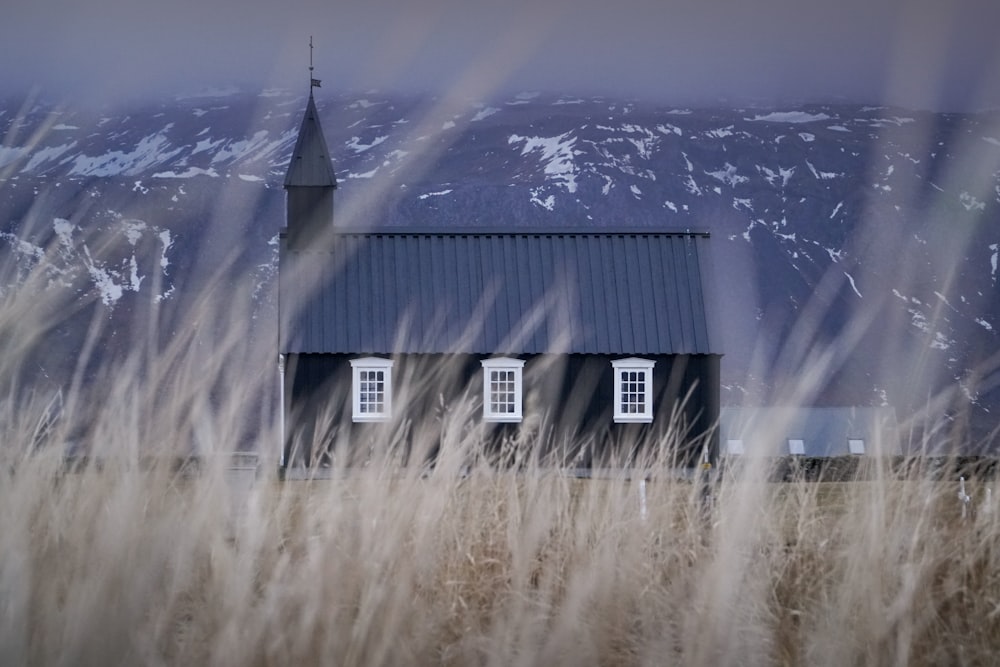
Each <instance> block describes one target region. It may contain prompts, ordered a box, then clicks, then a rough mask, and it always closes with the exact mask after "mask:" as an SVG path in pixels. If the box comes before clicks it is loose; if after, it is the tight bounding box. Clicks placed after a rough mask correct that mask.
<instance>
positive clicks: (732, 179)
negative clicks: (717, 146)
mask: <svg viewBox="0 0 1000 667" xmlns="http://www.w3.org/2000/svg"><path fill="white" fill-rule="evenodd" d="M705 174H706V175H708V176H711V177H712V178H714V179H716V180H717V181H719V182H721V183H725V184H726V185H728V186H729V187H736V186H737V185H739V184H740V183H746V182H747V181H749V180H750V179H749V178H747V177H746V176H741V175H740V174H738V173H737V171H736V166H735V165H732V164H729V163H728V162H727V163H726V164H725V165H724V166H723V168H722V169H718V170H716V171H706V172H705Z"/></svg>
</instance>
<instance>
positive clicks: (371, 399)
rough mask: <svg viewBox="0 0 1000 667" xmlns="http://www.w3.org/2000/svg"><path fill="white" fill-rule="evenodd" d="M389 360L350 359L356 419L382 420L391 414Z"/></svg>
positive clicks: (378, 358)
mask: <svg viewBox="0 0 1000 667" xmlns="http://www.w3.org/2000/svg"><path fill="white" fill-rule="evenodd" d="M392 363H393V362H392V359H382V358H381V357H364V358H363V359H352V360H351V369H352V371H353V373H352V374H353V382H352V386H353V391H352V397H353V401H352V403H353V408H352V410H351V419H352V420H353V421H356V422H381V421H386V420H388V419H389V418H390V417H391V416H392Z"/></svg>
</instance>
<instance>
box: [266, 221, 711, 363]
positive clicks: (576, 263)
mask: <svg viewBox="0 0 1000 667" xmlns="http://www.w3.org/2000/svg"><path fill="white" fill-rule="evenodd" d="M708 242H709V238H708V234H706V233H692V232H681V233H678V232H656V231H648V230H641V231H635V232H623V231H615V232H597V231H554V232H520V231H463V230H441V231H422V232H414V231H409V230H393V231H385V230H383V231H367V232H352V231H343V230H340V231H336V232H335V233H334V234H333V235H332V241H331V243H330V245H329V250H328V251H323V252H315V251H303V252H292V251H287V249H286V250H285V251H284V252H283V259H282V265H281V275H280V282H281V288H280V292H281V294H280V297H279V298H280V299H281V309H282V323H281V331H280V347H281V351H282V352H284V353H349V354H359V353H372V354H394V353H397V354H398V353H469V354H497V353H506V354H537V353H585V354H619V355H632V354H635V355H653V354H719V353H720V350H719V349H718V348H717V347H716V346H715V344H714V342H713V339H712V338H711V335H712V333H713V332H712V331H711V329H712V326H711V324H710V321H709V320H710V317H709V312H710V309H709V307H708V300H709V296H708V294H709V292H710V287H709V281H710V278H709V276H710V273H711V272H710V270H709V268H708V261H707V251H708Z"/></svg>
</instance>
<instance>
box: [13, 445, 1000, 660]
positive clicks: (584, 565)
mask: <svg viewBox="0 0 1000 667" xmlns="http://www.w3.org/2000/svg"><path fill="white" fill-rule="evenodd" d="M223 442H224V440H223ZM206 460H207V464H206V465H204V466H203V467H202V468H201V470H200V472H199V473H198V474H193V475H192V474H184V473H180V472H177V471H175V470H174V469H173V467H172V466H169V465H160V466H155V465H154V466H152V467H151V466H150V465H148V464H146V465H139V463H138V461H137V460H136V459H135V458H129V457H128V456H125V455H123V456H120V457H117V458H112V457H107V458H106V460H105V462H104V464H103V465H102V466H96V465H91V466H89V467H86V468H83V469H81V470H79V471H76V472H73V473H66V472H65V467H64V463H63V459H62V457H61V456H60V455H58V453H57V452H56V450H54V449H52V450H51V451H45V450H43V451H41V452H37V453H34V454H31V455H27V454H23V455H21V456H19V457H8V458H7V460H6V461H5V463H6V465H5V466H4V470H3V473H2V474H3V478H2V482H0V600H2V604H0V619H2V622H0V663H2V664H66V665H71V664H72V665H76V664H87V665H90V664H93V665H119V664H121V665H126V664H127V665H132V664H216V665H230V664H232V665H237V664H239V665H284V664H347V665H398V664H447V665H470V664H472V665H511V664H524V665H535V664H538V665H541V664H567V665H569V664H572V665H584V664H593V665H598V664H600V665H636V664H690V665H720V664H734V665H735V664H752V665H770V664H777V665H795V664H810V665H844V664H868V665H885V664H899V665H940V664H991V663H992V662H993V660H994V659H995V656H996V655H997V654H998V652H1000V544H998V542H997V539H998V536H1000V519H998V515H997V512H996V510H993V511H989V510H990V508H989V507H988V506H987V505H985V504H984V503H985V500H986V498H985V488H986V487H985V485H983V484H980V485H972V484H971V483H970V485H969V490H970V492H971V495H973V496H974V499H973V501H972V503H971V504H970V508H971V509H977V510H978V511H977V512H975V513H974V514H973V513H972V512H970V515H969V517H968V518H967V519H965V520H963V519H962V518H961V507H960V504H959V502H958V500H957V497H956V491H957V485H955V484H951V483H948V484H944V483H931V482H925V481H921V480H918V479H913V480H903V481H891V482H890V481H884V482H882V481H876V482H858V483H854V484H837V485H828V484H815V483H805V482H803V483H791V484H766V483H754V482H752V481H745V480H744V481H736V480H732V479H723V480H722V481H721V482H720V483H719V484H718V486H717V489H716V494H715V497H714V503H713V504H712V505H711V506H710V507H706V506H705V504H704V502H703V500H702V497H701V494H700V493H699V486H698V485H697V484H695V483H691V482H689V481H676V480H674V479H673V478H671V477H662V478H654V479H652V480H651V481H650V482H649V483H647V484H646V494H645V506H644V507H645V510H644V511H643V505H642V504H641V502H640V494H639V483H638V482H635V481H629V480H626V479H625V478H624V477H621V478H614V479H606V480H575V479H570V478H567V477H563V476H560V475H558V474H556V473H555V472H552V471H545V470H541V469H529V470H527V471H522V472H520V473H517V474H514V473H502V472H500V473H498V472H495V471H491V470H488V469H485V468H475V469H473V470H472V471H471V473H470V474H468V475H467V476H462V475H459V474H457V470H455V469H454V468H452V467H451V464H450V463H449V462H448V460H445V461H444V462H443V463H442V465H440V466H439V467H438V468H437V469H435V470H434V471H433V472H432V473H430V474H429V475H421V474H420V471H419V470H416V469H406V470H400V469H396V468H393V467H391V466H389V465H385V466H381V465H373V466H370V467H369V468H367V469H365V470H363V471H355V472H353V473H351V474H349V475H342V476H340V475H338V476H335V477H334V479H330V480H315V481H311V482H286V483H280V482H277V481H276V480H275V479H274V478H272V477H269V476H267V475H264V476H262V477H261V478H260V479H258V480H257V481H256V482H254V483H252V484H244V483H241V480H236V479H233V477H232V474H231V473H228V472H227V470H226V468H227V459H226V457H224V456H217V457H207V459H206ZM651 472H655V471H651Z"/></svg>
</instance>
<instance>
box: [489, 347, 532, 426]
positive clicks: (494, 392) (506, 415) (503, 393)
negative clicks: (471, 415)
mask: <svg viewBox="0 0 1000 667" xmlns="http://www.w3.org/2000/svg"><path fill="white" fill-rule="evenodd" d="M482 364H483V419H484V420H485V421H490V422H519V421H521V394H522V372H523V370H524V360H522V359H512V358H510V357H496V358H493V359H483V361H482Z"/></svg>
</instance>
